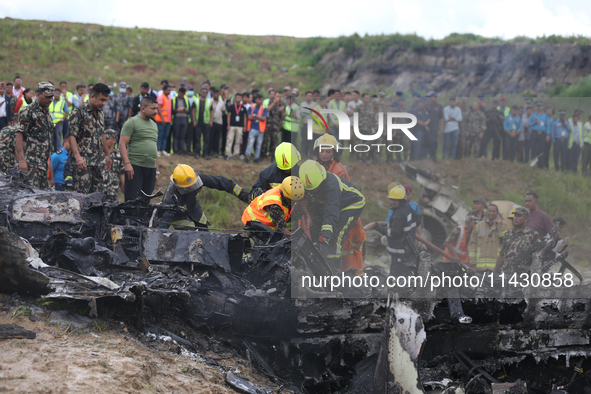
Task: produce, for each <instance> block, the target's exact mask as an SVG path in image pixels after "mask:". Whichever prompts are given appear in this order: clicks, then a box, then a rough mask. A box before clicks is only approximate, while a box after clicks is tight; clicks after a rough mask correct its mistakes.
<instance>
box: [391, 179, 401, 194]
mask: <svg viewBox="0 0 591 394" xmlns="http://www.w3.org/2000/svg"><path fill="white" fill-rule="evenodd" d="M398 185H400V183H398V182H396V181H394V182H392V183H390V184H388V193H390V190H392V188H394V186H398Z"/></svg>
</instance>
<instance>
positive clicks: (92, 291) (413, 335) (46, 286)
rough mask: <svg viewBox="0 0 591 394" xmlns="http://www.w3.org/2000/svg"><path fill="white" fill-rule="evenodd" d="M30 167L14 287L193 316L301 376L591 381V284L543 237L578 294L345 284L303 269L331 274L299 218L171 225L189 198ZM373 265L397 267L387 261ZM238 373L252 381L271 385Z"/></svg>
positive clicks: (10, 273) (527, 387)
mask: <svg viewBox="0 0 591 394" xmlns="http://www.w3.org/2000/svg"><path fill="white" fill-rule="evenodd" d="M23 180H24V178H23V175H22V174H21V173H18V172H14V173H11V174H10V175H6V176H1V177H0V203H1V205H2V210H1V213H0V224H1V227H0V289H2V291H3V292H15V291H16V292H19V293H21V294H30V295H42V296H43V297H46V298H66V299H76V300H84V301H87V302H89V304H90V306H91V315H93V316H96V315H97V313H98V308H100V301H101V300H103V299H109V300H114V299H118V300H121V302H124V303H125V302H128V303H133V302H139V303H141V304H142V307H143V308H142V310H146V308H147V309H152V310H153V311H154V313H159V314H174V315H175V316H176V317H177V318H179V319H182V320H183V321H185V322H186V323H187V324H188V325H189V326H190V327H192V328H194V329H196V330H205V331H207V332H209V333H216V334H215V335H226V336H228V335H230V336H232V337H234V338H239V339H240V343H241V344H242V345H243V346H244V347H245V348H246V349H248V350H247V351H248V352H250V354H251V355H252V356H253V358H254V359H255V360H256V361H257V362H258V365H259V366H260V368H261V370H262V372H263V373H265V374H267V375H268V376H269V377H270V378H271V379H272V380H274V381H275V382H277V383H278V384H279V383H285V387H288V386H289V387H290V388H289V389H287V391H292V392H305V393H334V392H340V393H411V394H414V393H448V394H450V393H495V394H498V393H555V394H557V393H588V392H591V360H589V359H588V356H589V355H591V330H590V329H591V314H590V313H589V312H590V311H591V301H590V300H589V297H588V295H589V294H591V291H590V290H591V289H590V287H589V285H584V284H580V283H579V282H580V281H579V276H578V273H576V270H574V268H572V267H571V266H570V265H569V264H568V263H567V262H566V259H565V258H566V252H561V253H558V254H554V255H553V256H551V257H548V245H547V243H544V242H540V243H539V244H537V245H535V247H533V248H532V249H531V250H530V251H529V252H528V255H527V256H524V264H527V267H525V268H526V269H529V270H530V272H533V271H535V272H540V273H542V272H547V271H549V270H550V269H551V268H554V269H558V271H560V272H565V271H569V270H572V272H575V273H576V274H577V275H575V277H576V279H575V283H576V285H575V286H573V287H571V288H570V289H569V291H571V292H570V293H568V294H569V298H567V297H565V296H564V294H563V293H560V292H561V291H562V289H554V290H552V291H549V292H547V293H544V294H548V296H547V297H541V296H540V295H539V294H537V293H532V292H528V290H527V289H525V290H523V289H521V290H517V291H513V292H506V291H499V290H494V291H497V293H494V291H493V292H492V293H491V291H492V290H491V289H488V292H484V293H483V291H484V290H483V289H481V288H462V289H454V288H438V289H436V291H435V292H432V291H431V290H430V289H426V288H418V289H416V290H414V291H413V293H412V294H406V295H408V298H404V299H403V298H402V296H403V295H400V297H401V298H398V297H397V295H396V294H394V293H393V292H392V291H390V292H387V291H384V290H382V289H375V288H372V289H364V290H359V291H357V292H355V293H354V294H353V295H351V294H348V293H347V296H345V292H340V289H336V290H335V291H332V292H329V291H328V290H329V289H326V288H324V289H318V288H314V289H312V288H301V287H298V286H297V284H296V283H294V281H298V280H299V278H300V277H301V275H302V274H307V275H317V276H325V275H330V274H331V272H330V268H329V267H328V266H327V264H326V263H325V262H324V260H323V259H322V257H321V256H320V254H318V253H317V252H316V250H315V248H314V247H313V245H312V243H311V241H310V240H309V239H308V238H307V237H306V235H305V234H304V233H303V231H299V230H298V231H296V232H294V234H293V235H292V237H291V239H286V238H283V237H282V236H281V234H275V233H272V232H269V233H267V235H266V236H265V237H261V236H260V233H258V231H259V230H261V231H262V229H253V231H252V232H242V231H233V232H229V233H219V232H218V233H214V232H207V231H176V230H169V229H161V228H158V226H157V222H158V218H159V217H160V215H161V213H162V212H163V211H165V210H175V209H178V208H177V207H175V206H164V205H161V204H150V199H151V197H153V196H148V197H145V198H140V199H138V200H136V201H131V202H126V203H122V204H113V203H105V202H103V201H102V195H101V194H93V195H81V194H78V193H73V192H45V191H39V190H33V189H31V188H29V187H28V186H26V185H25V184H23ZM252 234H259V235H258V236H256V237H253V236H252ZM408 248H409V250H415V252H416V249H415V248H413V246H412V245H408ZM414 268H415V272H416V273H417V275H421V276H423V277H425V276H428V275H436V274H439V273H442V272H445V273H449V274H452V273H454V272H455V273H459V274H464V273H466V272H464V268H463V267H462V266H460V265H459V264H458V263H454V262H451V263H432V260H431V255H429V254H428V253H427V252H421V253H420V254H418V253H417V255H416V266H415V267H414ZM366 273H367V274H368V275H374V276H381V277H386V272H384V270H383V269H381V268H378V267H366ZM345 274H347V273H345ZM470 275H472V274H470ZM580 279H581V281H582V278H580ZM573 289H574V290H573ZM333 290H334V289H333ZM573 291H574V293H573ZM491 294H492V295H495V296H491ZM573 294H574V295H573ZM179 340H180V341H182V338H179ZM230 378H231V379H230ZM228 379H229V383H230V380H232V382H234V383H236V384H232V385H233V386H235V387H242V390H243V392H253V393H255V392H272V391H264V390H263V391H261V390H262V389H260V390H259V391H256V390H255V389H254V388H249V387H247V385H246V384H245V383H244V382H241V381H240V378H238V377H236V376H232V377H229V378H228Z"/></svg>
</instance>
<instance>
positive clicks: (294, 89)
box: [291, 88, 300, 94]
mask: <svg viewBox="0 0 591 394" xmlns="http://www.w3.org/2000/svg"><path fill="white" fill-rule="evenodd" d="M291 92H292V93H293V94H298V93H299V92H300V89H298V88H293V89H291Z"/></svg>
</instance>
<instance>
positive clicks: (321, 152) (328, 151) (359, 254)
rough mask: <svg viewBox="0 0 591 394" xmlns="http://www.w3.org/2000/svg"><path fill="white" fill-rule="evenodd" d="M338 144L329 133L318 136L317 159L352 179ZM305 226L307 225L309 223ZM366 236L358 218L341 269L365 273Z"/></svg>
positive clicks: (346, 247)
mask: <svg viewBox="0 0 591 394" xmlns="http://www.w3.org/2000/svg"><path fill="white" fill-rule="evenodd" d="M338 146H340V144H339V142H338V141H337V139H336V138H335V137H334V136H332V135H330V134H328V133H326V134H324V135H322V136H321V137H320V138H317V139H316V141H314V153H315V154H316V157H315V158H316V161H317V162H318V163H320V164H322V165H323V166H324V168H325V169H326V171H328V172H331V173H333V174H335V175H338V176H340V177H341V178H343V179H346V180H348V181H350V179H349V173H348V172H347V170H346V169H345V166H343V165H342V164H341V162H340V160H339V159H340V157H339V156H340V155H339V153H338V151H337V147H338ZM304 226H306V227H307V223H306V224H304ZM366 238H367V234H366V233H365V230H363V226H362V224H361V219H357V220H356V221H355V223H354V224H353V228H352V229H351V231H350V232H349V236H348V237H347V239H346V240H345V243H344V244H343V253H342V262H341V271H346V270H348V269H354V270H355V273H356V274H357V275H363V244H364V242H365V240H366Z"/></svg>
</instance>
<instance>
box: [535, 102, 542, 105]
mask: <svg viewBox="0 0 591 394" xmlns="http://www.w3.org/2000/svg"><path fill="white" fill-rule="evenodd" d="M536 105H544V104H543V103H542V102H541V101H537V102H536Z"/></svg>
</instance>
